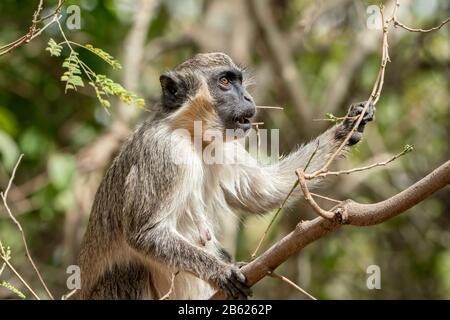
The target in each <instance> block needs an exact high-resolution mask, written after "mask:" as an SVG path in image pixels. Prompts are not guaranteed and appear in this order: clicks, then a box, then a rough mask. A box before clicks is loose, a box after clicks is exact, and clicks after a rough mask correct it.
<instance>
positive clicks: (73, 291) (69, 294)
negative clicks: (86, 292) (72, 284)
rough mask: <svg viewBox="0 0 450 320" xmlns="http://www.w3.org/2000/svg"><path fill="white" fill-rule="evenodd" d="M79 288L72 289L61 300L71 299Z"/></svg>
mask: <svg viewBox="0 0 450 320" xmlns="http://www.w3.org/2000/svg"><path fill="white" fill-rule="evenodd" d="M78 290H79V289H73V290H72V291H70V292H69V293H67V294H65V295H63V296H62V297H61V300H69V299H70V297H72V296H73V295H74V294H75V293H76V292H77V291H78Z"/></svg>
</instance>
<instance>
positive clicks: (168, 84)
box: [159, 72, 185, 109]
mask: <svg viewBox="0 0 450 320" xmlns="http://www.w3.org/2000/svg"><path fill="white" fill-rule="evenodd" d="M159 82H160V83H161V90H162V97H161V100H162V103H163V106H164V107H165V108H167V109H175V108H178V107H180V106H181V105H182V103H183V100H184V99H183V97H184V96H185V95H184V94H183V87H182V86H181V83H180V82H181V81H180V80H179V79H178V78H177V77H176V75H174V74H173V73H172V72H167V73H164V74H162V75H161V76H160V77H159Z"/></svg>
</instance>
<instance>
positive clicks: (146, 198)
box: [124, 156, 251, 298]
mask: <svg viewBox="0 0 450 320" xmlns="http://www.w3.org/2000/svg"><path fill="white" fill-rule="evenodd" d="M159 161H164V163H158V164H156V163H154V162H153V163H151V164H150V166H149V165H148V162H147V163H145V164H144V165H136V166H134V167H133V168H132V169H131V171H130V173H129V174H128V177H127V181H126V194H127V195H128V196H127V199H126V203H125V206H124V220H125V227H124V233H125V239H126V242H127V244H128V245H129V246H130V247H131V248H132V249H133V251H135V252H136V253H137V254H139V255H140V256H141V257H142V258H143V259H144V260H145V259H147V260H150V261H157V262H159V263H161V264H162V265H166V266H170V267H171V268H173V269H174V270H178V271H184V272H189V273H192V274H194V275H196V276H198V277H199V278H201V279H203V280H205V281H208V282H209V283H211V284H212V285H213V286H214V287H215V288H216V289H220V290H223V291H224V292H225V293H226V294H227V295H228V296H230V297H234V298H245V297H247V296H248V295H251V290H250V289H249V288H248V287H247V286H246V285H245V281H246V280H245V276H244V275H243V274H242V272H241V271H240V270H239V268H238V267H236V266H234V265H233V264H231V263H226V262H224V261H222V260H221V259H219V258H218V257H216V256H215V255H213V254H211V253H209V252H207V251H206V250H204V249H203V248H201V247H199V246H196V245H195V244H193V243H192V242H190V241H189V240H188V239H187V238H185V237H184V236H183V235H182V234H180V233H179V232H178V231H177V218H178V217H177V215H179V214H187V213H186V212H185V210H186V208H185V207H183V206H185V204H183V201H182V198H183V196H182V194H183V190H181V188H182V187H181V186H182V185H184V184H183V181H182V179H183V176H184V173H183V172H182V171H176V170H175V169H174V167H173V166H174V164H173V163H171V162H170V159H169V158H167V157H164V156H162V157H160V158H159ZM154 166H159V167H161V166H163V167H164V168H165V171H166V176H160V177H158V179H157V177H156V176H155V175H152V172H155V167H154ZM184 193H186V192H185V191H184ZM218 256H221V253H220V252H218Z"/></svg>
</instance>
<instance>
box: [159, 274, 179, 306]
mask: <svg viewBox="0 0 450 320" xmlns="http://www.w3.org/2000/svg"><path fill="white" fill-rule="evenodd" d="M178 273H179V271H177V272H174V273H172V277H171V278H170V288H169V291H168V292H167V293H166V294H165V295H163V296H162V297H161V298H160V299H159V300H167V299H169V297H170V295H171V294H172V292H173V289H174V287H175V277H176V276H177V275H178Z"/></svg>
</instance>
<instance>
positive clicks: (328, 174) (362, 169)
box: [317, 148, 411, 178]
mask: <svg viewBox="0 0 450 320" xmlns="http://www.w3.org/2000/svg"><path fill="white" fill-rule="evenodd" d="M410 151H411V150H409V149H407V148H405V150H403V151H402V152H400V153H399V154H396V155H395V156H393V157H391V158H390V159H388V160H385V161H381V162H377V163H373V164H371V165H368V166H364V167H359V168H353V169H350V170H341V171H328V172H324V173H321V174H319V175H317V177H322V178H323V177H326V176H339V175H342V174H350V173H354V172H360V171H365V170H369V169H372V168H375V167H381V166H386V165H387V164H389V163H391V162H392V161H395V160H397V159H398V158H400V157H401V156H403V155H405V154H406V153H408V152H410Z"/></svg>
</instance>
